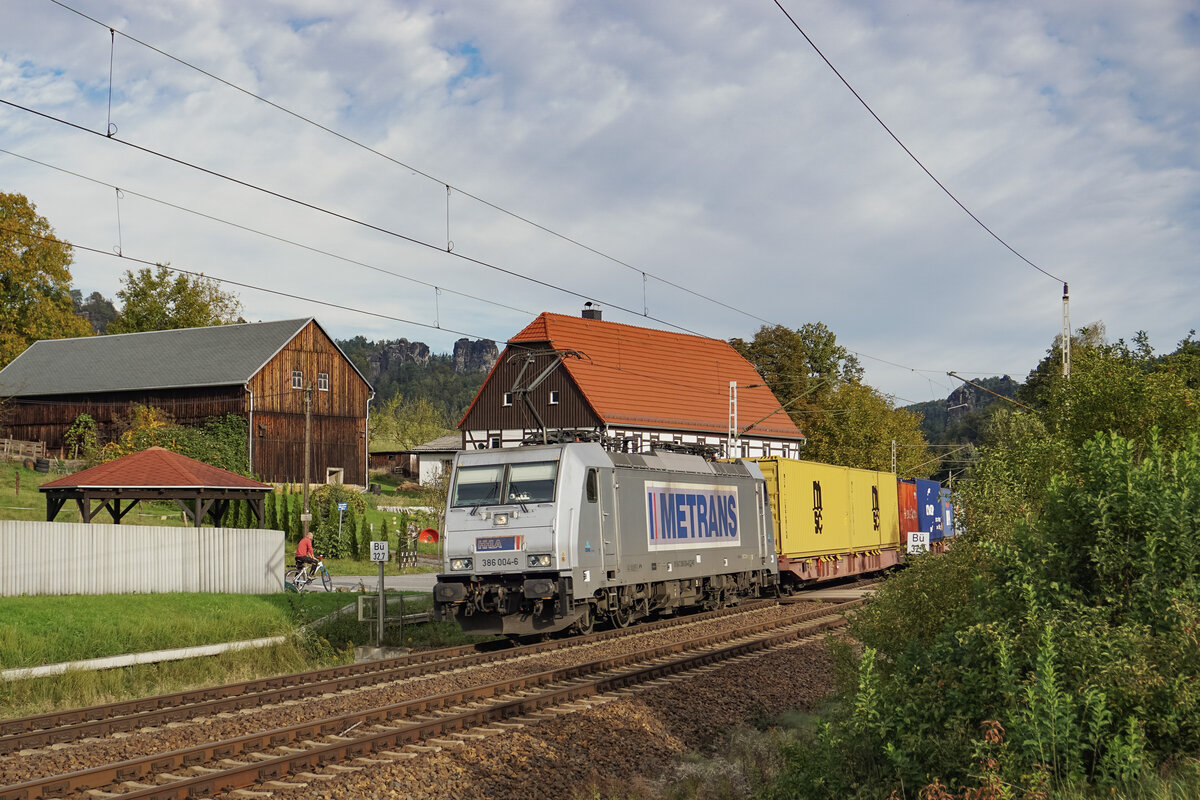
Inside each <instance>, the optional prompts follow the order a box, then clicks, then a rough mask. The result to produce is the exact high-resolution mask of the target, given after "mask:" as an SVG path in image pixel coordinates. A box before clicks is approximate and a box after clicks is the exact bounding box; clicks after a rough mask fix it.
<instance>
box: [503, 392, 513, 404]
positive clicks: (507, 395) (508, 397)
mask: <svg viewBox="0 0 1200 800" xmlns="http://www.w3.org/2000/svg"><path fill="white" fill-rule="evenodd" d="M512 394H513V393H512V392H505V393H504V405H506V406H511V405H512Z"/></svg>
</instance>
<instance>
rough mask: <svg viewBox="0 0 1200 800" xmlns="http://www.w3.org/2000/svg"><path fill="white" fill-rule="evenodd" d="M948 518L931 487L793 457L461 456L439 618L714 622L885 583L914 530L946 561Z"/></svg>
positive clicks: (507, 627) (579, 624)
mask: <svg viewBox="0 0 1200 800" xmlns="http://www.w3.org/2000/svg"><path fill="white" fill-rule="evenodd" d="M948 506H949V503H948V497H946V496H945V495H944V494H943V493H942V492H941V487H940V486H939V485H938V484H937V483H935V482H933V481H900V482H897V480H896V477H895V475H893V474H892V473H890V472H871V471H868V470H858V469H849V468H846V467H836V466H830V465H827V464H817V463H813V462H806V461H796V460H791V459H783V458H765V459H736V460H730V461H717V460H711V459H707V458H703V457H701V456H698V455H690V454H685V453H678V452H670V451H665V450H656V451H654V452H652V453H648V454H636V453H625V452H612V451H609V450H606V449H605V448H604V447H603V446H601V445H600V444H598V443H593V442H573V443H564V444H555V445H542V446H532V447H521V448H504V449H494V450H471V451H463V452H460V453H459V454H458V455H457V456H456V457H455V461H454V466H453V472H452V477H451V483H450V492H449V497H448V500H447V509H446V520H445V525H444V529H443V543H444V544H443V548H444V550H443V562H442V572H441V573H439V575H438V579H437V584H436V585H435V587H434V593H433V600H434V609H433V613H434V618H435V619H456V620H458V622H459V624H460V625H461V626H462V628H463V630H465V631H467V632H470V633H480V634H504V635H508V636H528V635H533V634H541V633H552V632H556V631H562V630H568V629H569V630H571V631H574V632H588V631H590V630H591V629H592V627H593V626H594V625H595V624H596V622H598V621H599V622H604V623H606V624H609V625H611V626H614V627H624V626H626V625H629V624H631V623H633V622H635V621H637V620H639V619H642V618H645V617H648V616H650V615H667V614H673V613H675V612H677V611H679V610H682V609H685V608H692V607H700V608H717V607H721V606H724V605H727V604H730V603H735V602H737V601H738V600H740V599H741V598H747V597H758V596H762V595H775V594H777V593H779V592H780V591H790V590H792V589H794V588H796V587H798V586H801V585H803V584H806V583H810V582H813V581H821V580H828V579H832V578H836V577H842V576H845V575H854V574H858V573H863V572H873V571H876V570H881V569H884V568H886V567H888V566H891V565H893V564H895V563H897V562H898V561H899V560H900V558H901V549H902V548H903V547H906V546H907V543H908V537H907V535H908V533H910V532H913V531H917V532H923V533H924V534H925V535H926V536H927V538H928V544H929V546H930V547H931V548H932V549H940V548H941V547H942V546H943V544H944V539H945V535H946V534H945V531H947V530H951V531H952V530H953V526H952V525H947V524H946V523H947V517H946V515H947V514H949V513H950V512H949V511H948ZM935 527H936V533H935V531H934V528H935Z"/></svg>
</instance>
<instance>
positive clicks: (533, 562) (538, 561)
mask: <svg viewBox="0 0 1200 800" xmlns="http://www.w3.org/2000/svg"><path fill="white" fill-rule="evenodd" d="M552 563H554V557H553V556H551V555H550V554H549V553H539V554H538V555H533V556H530V557H529V566H531V567H548V566H550V565H551V564H552Z"/></svg>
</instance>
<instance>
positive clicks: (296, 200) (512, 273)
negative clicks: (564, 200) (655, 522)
mask: <svg viewBox="0 0 1200 800" xmlns="http://www.w3.org/2000/svg"><path fill="white" fill-rule="evenodd" d="M0 104H2V105H6V106H9V107H11V108H15V109H17V110H19V111H24V112H26V113H29V114H33V115H35V116H38V117H41V118H43V119H47V120H50V121H51V122H55V123H58V124H60V125H65V126H67V127H69V128H73V129H75V130H77V131H81V132H83V133H87V134H90V135H92V136H99V137H101V138H104V139H108V140H109V141H112V142H117V143H118V144H121V145H123V146H125V147H129V148H131V149H133V150H137V151H138V152H141V153H145V154H147V155H151V156H154V157H156V158H161V159H164V160H166V161H170V162H171V163H173V164H178V165H180V166H182V167H187V168H188V169H193V170H196V171H198V172H202V173H204V174H206V175H210V176H212V177H214V178H219V179H221V180H224V181H228V182H230V183H233V184H236V185H238V186H241V187H243V188H246V189H251V190H253V191H256V192H261V193H262V194H265V195H268V196H270V197H274V198H276V199H278V200H283V201H285V202H288V203H292V204H294V205H297V206H300V207H302V208H307V209H309V210H310V211H316V212H318V213H321V214H326V215H328V216H330V217H333V218H335V219H339V220H342V221H343V222H349V223H351V224H354V225H358V226H361V227H363V228H366V229H368V230H372V231H375V232H377V233H381V234H384V235H386V236H391V237H394V238H396V239H400V240H402V241H405V242H409V243H410V244H415V245H419V246H421V247H425V248H429V249H431V250H434V251H436V252H439V253H445V254H446V255H448V256H450V257H451V258H457V259H461V260H463V261H466V262H468V263H471V264H475V265H477V266H481V267H485V268H487V269H491V270H495V271H496V272H500V273H502V274H505V275H508V276H510V277H514V278H519V279H521V280H524V281H529V282H530V283H534V284H537V285H538V286H542V287H545V288H547V289H552V290H554V291H557V292H562V293H564V294H568V295H572V296H573V297H576V298H579V299H581V300H595V299H597V296H596V295H592V294H586V293H583V292H577V291H574V290H572V289H567V288H564V287H561V286H555V285H554V284H552V283H550V282H548V281H543V280H540V279H538V278H533V277H530V276H529V275H522V274H521V273H519V272H515V271H513V270H510V269H506V268H504V267H501V266H499V265H497V264H493V263H491V262H489V261H484V260H483V259H479V258H473V257H471V256H467V255H463V254H462V253H455V252H453V251H447V250H446V249H445V248H444V247H443V246H441V245H439V244H435V243H433V242H427V241H425V240H423V239H418V238H416V237H415V236H409V235H407V234H403V233H400V232H399V231H394V230H391V229H390V228H384V227H383V226H381V225H375V224H374V223H370V222H367V221H365V220H361V219H358V218H356V217H351V216H349V215H348V214H342V213H341V212H338V211H333V210H332V209H328V208H324V207H323V206H319V205H316V204H315V203H310V202H308V201H306V200H301V199H299V198H296V197H292V196H290V195H287V194H284V193H282V192H277V191H275V190H273V189H268V188H266V187H264V186H259V185H258V184H255V183H251V182H249V181H244V180H242V179H241V178H236V177H233V176H232V175H226V174H224V173H222V172H218V171H217V170H214V169H209V168H208V167H204V166H201V165H199V164H195V163H192V162H190V161H187V160H185V159H182V158H178V157H176V156H172V155H169V154H167V153H163V152H160V151H158V150H154V149H153V148H150V147H146V146H144V145H140V144H137V143H135V142H131V141H129V140H127V139H122V138H120V137H118V136H115V135H114V136H105V135H104V134H102V133H99V132H97V131H94V130H92V129H91V128H88V127H87V126H85V125H80V124H78V123H75V122H71V121H70V120H66V119H63V118H61V117H56V116H54V115H53V114H47V113H46V112H44V111H38V110H36V109H33V108H29V107H28V106H23V105H21V104H20V103H14V102H13V101H11V100H5V99H3V98H0ZM600 302H602V303H604V304H605V305H606V306H609V307H610V308H615V309H618V310H620V311H624V312H625V313H627V314H632V315H634V316H640V315H639V314H638V312H636V311H634V310H633V309H630V308H626V307H625V306H623V305H621V304H620V303H616V302H613V301H611V300H600ZM647 319H651V320H654V321H655V322H659V323H661V324H663V325H667V326H669V327H672V328H675V329H676V330H680V331H683V332H685V333H690V334H693V335H695V336H701V335H703V334H700V333H698V332H696V331H693V330H691V329H690V328H687V327H685V326H683V325H680V324H678V323H675V322H671V321H669V320H665V319H661V318H659V317H654V316H650V317H647Z"/></svg>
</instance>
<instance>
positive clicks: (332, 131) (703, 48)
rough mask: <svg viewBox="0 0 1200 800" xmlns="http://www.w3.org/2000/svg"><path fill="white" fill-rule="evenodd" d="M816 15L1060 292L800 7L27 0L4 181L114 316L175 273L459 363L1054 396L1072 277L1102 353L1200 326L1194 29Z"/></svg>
mask: <svg viewBox="0 0 1200 800" xmlns="http://www.w3.org/2000/svg"><path fill="white" fill-rule="evenodd" d="M781 2H782V3H783V6H784V7H785V8H786V9H787V10H788V12H790V13H791V15H792V17H793V18H794V19H795V21H796V23H797V24H798V25H799V26H800V27H801V28H803V30H804V32H805V33H807V34H808V36H809V37H810V38H811V39H812V41H813V43H814V44H815V45H816V46H817V47H818V48H820V50H821V51H822V52H823V53H824V55H825V57H826V58H828V59H829V61H830V62H831V63H832V64H833V66H835V67H836V68H837V70H838V71H839V72H840V73H841V74H842V75H843V76H844V77H845V79H846V80H847V81H848V82H849V83H850V84H851V85H852V86H853V87H854V89H855V90H856V91H857V92H858V93H859V94H860V95H861V96H862V98H863V99H864V100H865V101H866V102H867V103H868V104H869V105H870V106H871V107H872V109H873V110H874V111H875V113H876V114H878V115H879V117H880V118H881V119H882V120H883V121H884V122H885V123H887V125H888V126H889V127H890V128H891V130H892V131H893V132H894V133H895V135H896V136H897V137H898V138H899V139H900V140H901V141H902V142H903V143H904V145H905V146H907V147H908V149H909V150H911V151H912V153H913V154H914V155H915V156H916V157H917V158H919V159H920V160H921V162H922V163H923V164H924V165H925V166H926V167H927V168H928V170H929V171H930V172H932V174H933V175H934V176H936V177H937V179H938V180H940V181H941V182H942V184H944V185H945V186H946V187H947V189H949V190H950V191H951V192H953V193H954V195H955V196H956V197H957V198H958V199H959V200H960V201H961V202H962V203H963V205H965V206H966V207H967V208H969V209H970V210H971V212H972V213H974V214H975V216H977V217H978V218H979V220H981V221H982V222H983V223H984V224H986V225H987V226H988V227H989V228H990V229H991V230H992V231H994V232H995V233H996V234H997V236H999V237H1000V238H1001V239H1003V241H1004V242H1005V243H1007V244H1008V245H1009V246H1010V247H1011V248H1013V249H1014V250H1016V251H1017V252H1018V253H1020V255H1021V256H1023V257H1024V258H1026V259H1028V260H1029V261H1030V262H1033V264H1036V265H1037V267H1038V268H1040V269H1041V270H1044V272H1042V271H1039V270H1038V269H1037V268H1035V267H1033V266H1031V265H1030V264H1028V263H1026V262H1025V261H1023V260H1022V259H1021V258H1019V257H1018V256H1017V255H1014V253H1013V252H1011V251H1010V250H1008V249H1006V248H1005V247H1004V245H1002V244H1001V243H1000V242H998V241H997V240H996V239H994V238H993V237H992V236H991V235H990V234H989V233H988V232H987V231H985V230H984V229H983V228H981V227H980V226H979V225H978V224H977V223H976V222H975V221H973V220H972V219H971V218H970V217H969V216H968V215H967V214H966V213H964V211H963V210H962V209H960V208H959V207H958V206H957V205H955V203H954V201H953V200H951V199H950V198H949V197H947V196H946V194H944V193H943V192H942V190H941V189H939V188H938V186H937V185H936V184H935V183H934V182H933V181H932V180H931V179H930V178H929V177H928V176H927V175H926V174H925V173H924V172H922V171H921V168H920V167H919V166H918V165H917V164H916V163H914V162H913V160H911V159H910V157H909V156H908V155H906V154H905V152H904V151H903V150H902V149H901V148H900V146H899V145H898V144H897V143H896V141H895V140H893V138H892V137H891V136H890V135H889V134H888V132H887V131H886V130H884V129H883V128H882V127H881V126H880V124H879V122H877V121H876V120H875V119H873V118H872V117H871V115H870V114H869V112H868V111H867V110H866V109H865V108H864V107H863V106H862V105H860V104H859V102H858V100H856V99H855V97H854V95H853V94H852V93H851V92H850V90H849V89H847V87H846V86H845V85H844V84H843V83H842V81H841V80H840V79H839V78H838V76H837V75H836V74H834V72H833V71H832V70H831V69H830V67H829V66H828V65H827V64H826V63H825V62H824V61H823V60H822V59H821V56H820V55H818V54H817V52H816V51H815V50H814V49H813V47H812V46H811V45H810V44H809V43H808V42H807V41H806V40H805V38H804V37H803V36H802V35H801V33H800V32H799V31H798V30H797V29H796V28H795V27H794V26H793V25H792V23H791V22H790V21H789V19H788V18H787V16H785V15H784V13H783V12H782V11H781V10H780V8H779V7H778V6H777V5H776V4H775V3H774V2H773V0H740V2H736V3H729V2H710V0H661V1H658V2H641V1H636V2H635V1H631V2H605V3H585V2H558V1H556V0H513V1H511V2H503V1H498V2H478V1H477V2H460V1H459V0H437V2H406V1H402V0H360V1H359V2H355V3H335V2H331V0H273V1H271V2H266V1H262V2H253V3H247V2H243V1H242V0H186V1H184V0H179V1H174V0H167V1H166V2H161V3H145V2H133V1H132V0H63V3H65V6H64V5H61V4H58V3H55V2H52V0H3V2H0V100H2V101H4V103H3V104H0V149H3V150H4V151H5V152H0V191H10V192H20V193H22V194H25V195H26V196H28V197H29V198H30V199H31V200H32V201H33V202H34V203H36V205H37V207H38V210H39V212H40V213H41V214H43V215H44V216H46V217H47V218H48V219H49V220H50V222H51V224H52V225H53V226H54V228H55V230H56V231H57V233H58V234H59V236H61V237H62V238H64V239H67V240H69V241H71V242H73V243H75V244H77V245H79V246H80V248H81V249H77V251H76V255H75V264H74V266H73V268H72V274H73V276H74V279H75V284H76V286H77V287H78V288H80V289H82V290H83V292H84V294H85V295H86V294H89V293H91V292H92V291H100V292H101V293H103V294H104V295H106V296H108V297H110V298H113V297H115V294H116V291H117V290H118V289H119V288H120V277H121V275H122V274H123V273H124V272H125V270H128V269H135V270H136V269H139V268H140V267H141V266H143V265H142V264H141V263H139V262H137V261H134V260H133V259H141V260H144V261H148V262H151V263H154V262H169V263H170V264H171V265H172V266H175V267H179V268H182V269H188V270H194V271H197V272H203V273H205V274H206V275H208V276H210V277H213V278H218V279H222V280H231V281H237V282H240V283H242V284H245V286H240V287H239V286H234V285H232V284H231V285H229V286H228V288H229V289H231V290H233V291H236V293H237V294H238V295H239V297H240V299H241V302H242V304H243V306H244V316H245V317H246V319H248V320H252V321H253V320H274V319H286V318H294V317H301V316H310V315H311V316H315V317H317V318H318V319H319V320H320V321H321V323H322V324H323V325H324V326H325V327H326V328H327V329H328V330H329V331H330V332H331V333H332V334H333V335H335V336H337V337H350V336H354V335H358V334H362V335H363V336H366V337H367V338H369V339H398V338H401V337H404V338H407V339H409V340H420V341H425V342H427V343H429V344H430V346H431V347H432V348H433V349H434V351H435V352H448V351H449V350H450V349H451V347H452V345H453V342H454V341H455V340H456V339H458V338H460V337H462V336H469V337H472V338H491V339H496V340H498V341H500V342H503V341H504V340H505V339H507V338H508V337H509V336H511V335H513V334H514V333H516V332H517V331H518V330H520V329H521V328H522V327H524V325H525V324H527V323H528V322H529V321H530V320H531V319H532V318H533V317H534V316H535V315H536V314H537V313H539V312H541V311H555V312H560V313H565V314H577V313H579V311H580V309H581V308H582V305H583V303H584V302H585V301H586V300H591V301H594V302H596V303H598V304H599V305H600V306H601V307H602V308H603V311H604V317H605V319H608V320H615V321H618V322H627V323H631V324H640V325H648V326H651V327H662V328H677V329H683V330H686V331H690V332H694V333H701V334H704V335H708V336H713V337H718V338H730V337H734V336H739V337H743V338H749V337H751V336H753V334H754V333H755V331H757V330H758V329H759V327H760V326H762V325H764V324H782V325H786V326H789V327H793V328H795V327H799V326H801V325H803V324H804V323H806V322H816V321H820V322H824V323H825V324H826V325H828V326H829V327H830V328H831V329H832V330H833V331H834V332H835V333H836V334H837V337H838V340H839V342H840V343H842V344H843V345H845V346H846V347H848V348H849V349H851V350H853V351H855V352H857V353H858V354H859V355H860V358H861V359H862V362H863V364H864V366H865V367H866V369H867V380H868V381H869V382H870V383H872V384H873V385H875V386H876V387H878V388H879V389H881V390H882V391H884V392H886V393H889V394H893V395H895V396H896V398H897V402H898V403H899V404H905V403H908V402H919V401H924V400H930V399H934V398H942V397H945V396H946V394H947V393H948V392H949V391H950V389H951V388H953V386H954V385H956V382H955V381H954V380H953V379H951V378H948V377H947V376H946V374H945V373H946V372H947V371H950V370H953V371H955V372H957V373H959V374H962V375H966V376H986V375H997V374H1010V375H1012V376H1014V377H1017V378H1023V377H1024V376H1025V375H1026V374H1027V373H1028V371H1029V370H1030V369H1031V368H1032V367H1033V366H1034V365H1035V364H1036V363H1037V362H1038V360H1039V359H1040V358H1041V357H1042V356H1043V355H1044V353H1045V351H1046V349H1047V348H1048V347H1049V346H1050V344H1051V342H1052V340H1053V338H1054V336H1055V335H1056V334H1057V333H1058V332H1059V331H1060V330H1061V327H1062V302H1061V298H1062V283H1063V281H1067V282H1069V284H1070V290H1071V322H1072V325H1073V327H1080V326H1082V325H1085V324H1088V323H1090V322H1093V321H1096V320H1102V321H1103V322H1104V323H1105V325H1106V326H1107V330H1108V335H1109V338H1110V339H1116V338H1122V337H1124V338H1126V339H1128V338H1131V337H1132V336H1133V335H1134V333H1135V332H1136V331H1138V330H1146V331H1148V332H1149V334H1150V337H1151V342H1152V344H1153V345H1154V346H1155V347H1156V348H1157V349H1158V350H1159V351H1169V350H1172V349H1174V347H1175V345H1176V344H1177V342H1178V341H1179V340H1180V339H1182V338H1183V337H1185V336H1186V335H1187V334H1188V331H1189V330H1190V329H1191V328H1200V263H1198V261H1200V258H1198V254H1200V174H1198V173H1200V13H1198V10H1197V6H1196V5H1195V3H1194V2H1191V1H1190V0H1164V2H1157V1H1156V0H1148V1H1147V2H1143V3H1136V4H1135V3H1129V2H1117V1H1115V0H1095V1H1094V2H1086V3H1084V2H1078V1H1077V0H1074V1H1072V2H1066V3H1020V2H1012V3H1008V2H977V1H972V2H961V1H960V0H906V2H902V3H896V2H857V3H845V2H833V1H832V0H805V2H799V0H781ZM1042 6H1047V7H1051V8H1052V10H1047V9H1046V8H1043V7H1042ZM72 9H74V10H72ZM76 12H78V13H76ZM82 15H86V16H87V17H91V18H92V19H87V18H85V16H82ZM110 28H113V29H115V30H116V34H115V35H114V34H111V33H110V30H109V29H110ZM114 41H115V47H114ZM110 63H111V73H112V81H111V86H110V80H109V74H110ZM200 70H203V72H201V71H200ZM205 73H209V74H205ZM216 78H219V79H221V80H217V79H216ZM221 81H225V83H222V82H221ZM229 84H232V85H233V86H230V85H229ZM248 93H253V94H254V95H258V97H259V98H263V99H265V100H269V101H270V103H267V102H264V101H263V99H256V98H255V97H253V96H251V95H250V94H248ZM272 104H274V105H272ZM16 106H20V107H23V108H18V107H16ZM33 112H38V113H37V114H35V113H33ZM38 114H42V115H46V116H39V115H38ZM110 130H111V131H112V132H113V135H112V136H111V137H106V136H105V135H104V134H105V132H106V131H110ZM27 159H33V160H36V162H42V163H35V162H34V161H30V160H27ZM195 167H201V168H203V170H207V171H208V172H204V171H200V170H198V169H196V168H195ZM70 173H75V174H70ZM213 173H216V174H213ZM221 176H223V177H221ZM230 179H233V180H230ZM114 187H119V188H120V190H121V195H122V196H121V197H118V192H117V189H116V188H114ZM252 187H257V188H252ZM448 187H449V188H448ZM262 190H266V191H262ZM238 226H240V227H238ZM84 247H86V248H92V249H94V250H96V251H99V252H89V251H86V250H83V249H82V248H84ZM447 250H449V252H447ZM118 251H119V252H120V253H121V254H122V255H123V256H124V257H125V258H120V257H117V252H118ZM255 287H257V288H255ZM263 290H272V291H274V292H277V293H285V294H286V295H292V297H288V296H284V294H272V293H270V292H267V291H263ZM314 301H321V302H324V303H328V304H332V305H319V304H317V303H316V302H314Z"/></svg>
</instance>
